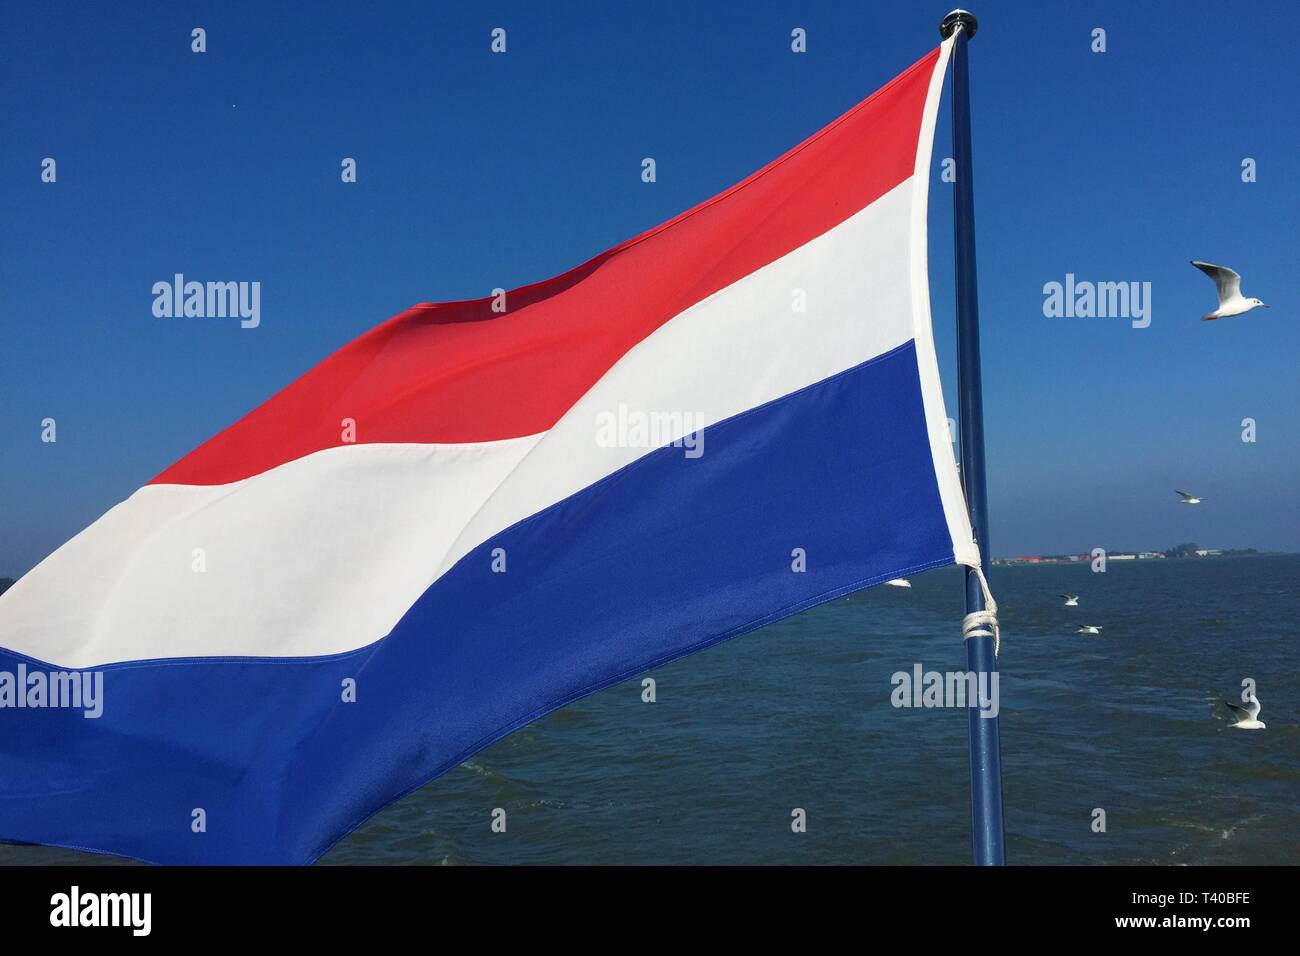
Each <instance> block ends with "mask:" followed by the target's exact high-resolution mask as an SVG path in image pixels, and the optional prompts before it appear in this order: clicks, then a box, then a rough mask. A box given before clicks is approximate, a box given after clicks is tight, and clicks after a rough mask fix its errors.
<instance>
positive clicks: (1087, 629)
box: [1074, 624, 1101, 634]
mask: <svg viewBox="0 0 1300 956" xmlns="http://www.w3.org/2000/svg"><path fill="white" fill-rule="evenodd" d="M1074 633H1075V634H1100V633H1101V625H1100V624H1097V625H1092V624H1085V625H1083V627H1081V628H1079V629H1078V630H1077V631H1075V632H1074Z"/></svg>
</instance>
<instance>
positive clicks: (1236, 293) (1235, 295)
mask: <svg viewBox="0 0 1300 956" xmlns="http://www.w3.org/2000/svg"><path fill="white" fill-rule="evenodd" d="M1192 265H1194V266H1196V268H1198V269H1200V270H1201V271H1202V272H1204V273H1205V274H1206V275H1207V276H1209V277H1210V278H1211V279H1213V280H1214V287H1215V288H1216V289H1218V290H1219V307H1218V308H1217V309H1215V310H1214V311H1213V312H1209V313H1206V314H1205V315H1203V316H1201V319H1202V321H1205V322H1209V321H1212V320H1214V319H1223V318H1227V317H1228V316H1230V315H1241V314H1243V313H1245V312H1249V311H1250V310H1251V309H1255V308H1258V307H1260V306H1261V305H1262V306H1264V308H1266V309H1267V308H1268V306H1267V305H1264V303H1263V302H1261V301H1259V299H1247V298H1245V297H1244V296H1242V294H1241V276H1239V275H1237V273H1235V272H1233V271H1232V270H1231V269H1229V268H1228V267H1227V266H1216V265H1215V264H1214V263H1212V262H1199V261H1197V260H1196V259H1193V260H1192Z"/></svg>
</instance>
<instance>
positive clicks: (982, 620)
mask: <svg viewBox="0 0 1300 956" xmlns="http://www.w3.org/2000/svg"><path fill="white" fill-rule="evenodd" d="M967 567H969V568H970V569H971V570H972V571H974V572H975V575H976V576H977V577H978V578H979V579H980V590H981V591H983V592H984V610H982V611H971V612H970V613H969V614H967V615H966V616H965V617H964V618H962V620H961V639H962V640H963V641H969V640H970V639H971V638H972V637H991V638H993V656H994V657H997V656H998V650H999V648H1000V646H1001V644H1002V634H1001V631H1000V630H999V628H998V602H997V601H995V600H993V592H992V591H990V590H989V581H988V578H986V577H984V572H983V571H982V570H981V569H980V567H979V565H977V564H976V565H967ZM990 628H991V630H990Z"/></svg>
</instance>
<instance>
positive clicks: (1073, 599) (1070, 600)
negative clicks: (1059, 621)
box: [1061, 594, 1079, 607]
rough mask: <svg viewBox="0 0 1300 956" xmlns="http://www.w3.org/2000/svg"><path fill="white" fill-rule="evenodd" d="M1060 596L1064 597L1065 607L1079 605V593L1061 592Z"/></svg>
mask: <svg viewBox="0 0 1300 956" xmlns="http://www.w3.org/2000/svg"><path fill="white" fill-rule="evenodd" d="M1061 597H1063V598H1065V606H1066V607H1078V606H1079V595H1077V594H1062V595H1061Z"/></svg>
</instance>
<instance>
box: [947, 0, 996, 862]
mask: <svg viewBox="0 0 1300 956" xmlns="http://www.w3.org/2000/svg"><path fill="white" fill-rule="evenodd" d="M978 28H979V21H978V20H976V19H975V16H974V15H973V14H971V13H969V12H967V11H965V10H954V11H952V12H951V13H949V14H948V15H947V16H946V17H944V18H943V22H942V23H940V24H939V33H940V35H941V36H942V37H943V38H944V39H947V38H948V37H949V36H951V35H953V34H954V33H956V39H955V40H954V41H953V47H952V143H953V147H952V148H953V159H954V160H955V161H956V167H957V169H956V173H957V177H956V182H955V183H954V190H955V191H954V195H953V236H954V262H955V266H956V273H957V363H958V364H957V394H958V407H959V409H960V416H961V478H962V487H963V489H964V490H965V492H966V504H967V507H968V508H969V509H970V520H971V527H972V528H973V529H974V532H975V542H976V544H978V545H979V550H980V554H981V555H982V556H983V559H984V562H985V563H986V564H987V563H988V562H990V561H991V560H992V558H991V555H992V552H991V551H990V550H989V536H988V527H989V517H988V500H987V496H986V494H985V486H984V401H983V389H982V386H981V383H980V333H979V325H980V319H979V302H978V298H977V294H976V284H975V196H974V183H973V181H972V180H973V177H972V175H971V145H970V85H969V81H968V78H967V74H966V44H967V43H968V42H969V41H970V39H971V38H972V37H974V36H975V31H976V30H977V29H978ZM982 610H984V592H983V589H982V588H981V587H980V580H979V576H978V575H977V574H976V573H975V571H974V570H972V569H971V568H967V569H966V613H967V614H970V613H971V612H972V611H982ZM965 643H966V667H967V669H968V670H969V671H971V672H973V673H976V674H988V675H990V676H989V677H988V678H984V679H983V680H987V681H988V682H989V685H988V686H989V687H990V693H991V692H992V690H991V688H992V686H993V685H992V681H993V677H992V675H994V674H996V673H997V669H998V663H997V657H996V656H995V655H994V644H993V639H992V638H991V637H971V638H968V639H967V640H966V642H965ZM983 680H982V681H981V683H983ZM969 721H970V785H971V791H970V792H971V844H972V849H973V851H974V856H975V863H976V864H978V865H980V866H997V865H1000V864H1002V863H1003V862H1004V861H1005V860H1004V858H1005V847H1004V846H1003V833H1002V757H1001V754H1000V753H999V750H998V718H997V717H983V716H981V711H980V709H979V708H978V707H972V708H970V709H969Z"/></svg>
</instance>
